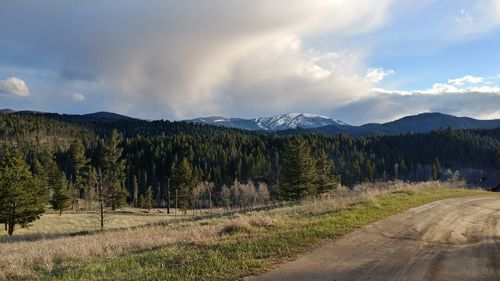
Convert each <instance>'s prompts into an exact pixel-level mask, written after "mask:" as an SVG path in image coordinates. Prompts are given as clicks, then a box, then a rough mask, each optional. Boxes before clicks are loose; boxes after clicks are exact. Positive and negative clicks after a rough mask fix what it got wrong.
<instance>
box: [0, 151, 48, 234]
mask: <svg viewBox="0 0 500 281" xmlns="http://www.w3.org/2000/svg"><path fill="white" fill-rule="evenodd" d="M44 192H45V190H44V189H43V187H42V185H41V182H40V180H37V179H35V178H33V176H32V173H31V172H30V170H29V167H28V166H27V165H26V163H25V162H24V161H23V160H22V159H21V156H20V155H19V154H17V153H7V154H6V155H4V156H3V157H2V159H1V160H0V223H3V224H5V225H6V226H7V233H8V234H9V236H12V234H13V233H14V229H15V226H16V225H21V226H23V225H27V224H28V223H30V222H33V221H35V220H37V219H39V218H40V215H41V214H42V213H43V212H44V211H45V204H46V203H47V202H46V201H45V198H46V195H44Z"/></svg>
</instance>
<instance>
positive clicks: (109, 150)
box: [101, 130, 127, 211]
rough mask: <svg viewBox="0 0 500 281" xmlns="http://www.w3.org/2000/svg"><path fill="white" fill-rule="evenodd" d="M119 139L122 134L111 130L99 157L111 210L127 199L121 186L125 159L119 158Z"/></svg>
mask: <svg viewBox="0 0 500 281" xmlns="http://www.w3.org/2000/svg"><path fill="white" fill-rule="evenodd" d="M121 141H122V136H121V135H120V134H119V133H118V131H116V130H113V131H112V132H111V136H110V137H109V138H108V139H107V140H106V141H105V144H104V153H103V155H102V159H101V163H102V173H103V174H104V177H103V178H104V179H106V182H105V183H104V188H105V191H106V194H107V196H106V197H107V198H106V205H107V206H109V207H111V210H113V211H114V210H116V209H117V208H120V207H122V206H123V205H124V204H125V200H126V199H127V191H126V190H125V189H124V187H123V186H122V181H123V180H124V179H125V161H124V160H123V159H121V157H122V153H123V148H121V147H120V146H119V145H120V142H121Z"/></svg>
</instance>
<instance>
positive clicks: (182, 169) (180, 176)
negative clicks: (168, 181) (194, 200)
mask: <svg viewBox="0 0 500 281" xmlns="http://www.w3.org/2000/svg"><path fill="white" fill-rule="evenodd" d="M172 186H173V187H174V190H177V193H178V195H177V196H178V198H177V204H178V205H177V206H178V208H179V209H181V210H184V211H186V210H189V209H190V208H191V191H192V190H193V188H194V186H195V179H194V177H193V171H192V169H191V166H190V165H189V163H188V161H187V159H186V158H183V159H182V161H181V162H180V163H178V164H177V165H175V167H174V171H173V175H172Z"/></svg>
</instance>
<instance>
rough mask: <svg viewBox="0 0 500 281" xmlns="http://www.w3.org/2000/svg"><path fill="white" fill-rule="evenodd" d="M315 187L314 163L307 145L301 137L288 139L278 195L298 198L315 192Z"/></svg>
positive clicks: (284, 197) (287, 198)
mask: <svg viewBox="0 0 500 281" xmlns="http://www.w3.org/2000/svg"><path fill="white" fill-rule="evenodd" d="M317 189H318V185H317V171H316V163H315V161H314V159H313V158H312V156H311V151H310V149H309V147H308V146H307V144H306V142H305V141H304V140H303V139H301V138H296V139H293V140H291V141H289V142H288V144H287V145H286V147H285V154H284V157H283V166H282V168H281V171H280V183H279V190H278V195H279V197H280V198H281V199H285V200H299V199H302V198H304V197H306V196H310V195H314V194H316V192H317Z"/></svg>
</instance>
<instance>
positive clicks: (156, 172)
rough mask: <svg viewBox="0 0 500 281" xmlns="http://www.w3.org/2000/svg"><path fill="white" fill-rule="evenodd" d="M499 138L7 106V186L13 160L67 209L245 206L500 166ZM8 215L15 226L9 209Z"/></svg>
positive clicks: (494, 134) (2, 149)
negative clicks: (297, 131) (296, 130)
mask: <svg viewBox="0 0 500 281" xmlns="http://www.w3.org/2000/svg"><path fill="white" fill-rule="evenodd" d="M499 140H500V129H498V128H497V129H492V130H453V129H442V130H438V131H435V132H431V133H427V134H405V135H399V136H372V137H362V138H355V137H351V136H348V135H337V136H333V137H329V136H325V135H322V134H308V135H302V136H278V135H276V134H262V133H255V132H248V131H243V130H237V129H227V128H219V127H211V126H203V125H194V124H187V123H182V122H169V121H142V120H135V119H131V120H118V121H106V122H104V121H99V120H86V119H85V120H79V119H71V118H70V119H68V120H66V119H65V118H63V117H61V116H59V115H57V118H51V117H50V116H49V117H47V116H45V115H32V114H9V115H3V114H0V156H2V159H6V160H2V161H3V162H2V171H4V170H5V175H3V173H4V172H2V177H3V178H5V180H2V181H1V182H2V186H0V188H4V186H8V187H5V188H8V189H9V190H11V189H12V190H15V189H16V187H15V186H12V184H10V185H9V183H8V182H9V181H10V180H11V179H12V178H9V177H11V176H9V172H8V171H10V170H9V169H12V168H7V167H10V166H9V165H10V164H9V165H8V163H17V164H16V165H14V166H18V164H19V165H20V163H24V165H25V167H22V168H19V169H20V170H23V171H24V172H19V173H20V174H22V173H25V174H26V175H27V176H26V178H27V179H26V180H27V183H26V184H25V186H32V185H37V186H38V187H40V188H39V189H40V192H41V193H40V194H41V195H40V196H39V197H38V198H42V199H43V200H42V199H40V200H41V201H43V202H46V203H50V205H51V207H52V208H53V209H55V210H58V211H59V212H60V213H62V212H63V211H64V210H67V209H73V210H75V211H78V210H80V209H93V208H98V209H99V210H102V212H104V210H105V209H108V208H109V209H111V210H115V209H117V208H120V207H122V206H124V205H130V206H134V207H142V208H146V209H149V208H153V207H165V208H170V207H175V203H177V207H178V208H180V209H183V210H187V209H192V208H194V209H200V208H207V207H208V208H209V207H212V206H214V207H215V206H217V207H225V208H241V207H246V206H250V205H252V204H253V205H255V204H264V203H266V202H268V201H269V200H296V199H300V198H303V197H306V196H314V195H315V194H319V193H322V192H325V191H327V190H329V189H331V188H334V187H335V186H336V185H337V184H338V182H340V183H341V184H343V185H347V186H352V185H354V184H356V183H359V182H363V181H376V180H386V179H394V178H398V179H403V180H415V181H417V180H427V179H429V178H439V175H440V174H441V169H442V167H450V168H451V167H472V168H481V169H483V168H492V169H494V168H495V167H498V166H497V165H498V164H497V154H499V153H500V152H499V151H500V149H499V147H500V144H499V143H500V141H499ZM11 158H12V159H17V160H12V159H11ZM8 159H11V160H8ZM20 160H22V161H20ZM21 166H22V165H21ZM427 166H428V167H429V172H428V173H427V174H425V173H424V174H422V173H421V171H423V170H425V169H423V167H427ZM26 169H27V171H28V173H26V171H25V170H26ZM28 174H30V175H29V176H28ZM30 177H31V179H29V178H30ZM9 179H10V180H9ZM4 183H5V184H4ZM38 187H37V188H38ZM37 188H34V189H33V190H36V189H37ZM2 194H3V192H2ZM42 195H43V196H42ZM176 195H177V196H176ZM0 196H1V195H0ZM28 197H29V196H28ZM175 198H177V200H175ZM1 200H4V198H3V197H2V199H1ZM1 200H0V202H4V201H5V200H6V199H5V200H4V201H1ZM5 202H7V201H5ZM1 204H4V203H1ZM5 204H11V205H12V202H10V203H5ZM93 204H98V205H96V206H92V205H93ZM32 205H33V204H32ZM34 205H36V204H34ZM2 206H4V205H2ZM16 208H17V206H16ZM3 209H4V208H2V210H3ZM17 209H18V208H17ZM28 213H29V212H28ZM35 213H36V212H35ZM36 216H37V215H34V217H36ZM0 218H1V220H0V221H1V222H4V223H6V225H7V228H8V220H9V219H8V214H4V212H3V211H2V214H1V216H0ZM31 218H33V216H31ZM103 220H104V218H103ZM17 224H22V222H21V221H19V223H17ZM102 224H104V221H103V222H102Z"/></svg>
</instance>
